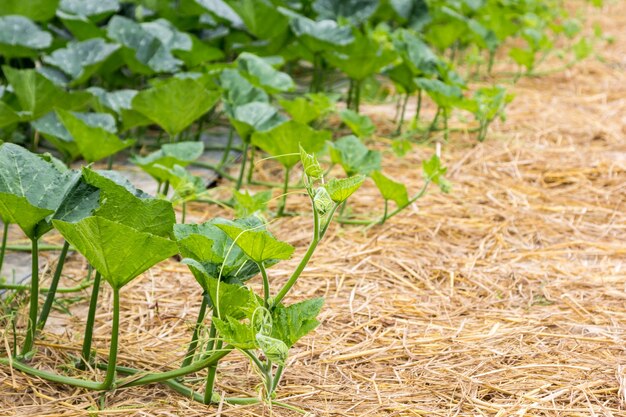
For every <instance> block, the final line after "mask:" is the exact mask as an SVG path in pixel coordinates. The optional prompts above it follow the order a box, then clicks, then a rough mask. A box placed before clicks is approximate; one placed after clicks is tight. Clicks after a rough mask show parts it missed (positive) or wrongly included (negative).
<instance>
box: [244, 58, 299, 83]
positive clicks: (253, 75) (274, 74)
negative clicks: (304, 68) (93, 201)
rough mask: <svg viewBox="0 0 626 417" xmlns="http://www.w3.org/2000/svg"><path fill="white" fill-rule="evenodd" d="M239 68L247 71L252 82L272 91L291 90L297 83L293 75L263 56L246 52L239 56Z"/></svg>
mask: <svg viewBox="0 0 626 417" xmlns="http://www.w3.org/2000/svg"><path fill="white" fill-rule="evenodd" d="M237 64H238V66H239V70H240V71H242V72H243V73H247V74H248V75H249V77H250V79H251V80H252V82H253V83H254V84H255V85H257V86H259V87H261V88H263V89H265V90H267V91H268V92H270V93H278V92H284V91H291V90H293V89H294V88H295V83H294V82H293V80H292V79H291V77H290V76H289V75H288V74H286V73H284V72H280V71H278V70H276V69H275V68H274V67H272V66H271V65H270V64H268V63H267V62H266V61H265V60H264V59H263V58H259V57H258V56H256V55H254V54H251V53H248V52H244V53H242V54H240V55H239V56H238V57H237Z"/></svg>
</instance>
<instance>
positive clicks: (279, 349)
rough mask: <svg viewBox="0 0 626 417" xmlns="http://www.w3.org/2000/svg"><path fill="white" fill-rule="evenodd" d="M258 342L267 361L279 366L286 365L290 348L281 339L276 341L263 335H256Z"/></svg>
mask: <svg viewBox="0 0 626 417" xmlns="http://www.w3.org/2000/svg"><path fill="white" fill-rule="evenodd" d="M256 342H257V345H258V346H259V349H261V352H263V354H264V355H265V357H266V358H267V359H269V360H270V361H272V362H273V363H277V364H278V365H282V366H284V365H285V361H286V360H287V356H288V355H289V347H288V346H287V345H286V344H285V342H283V341H282V340H280V339H274V338H273V337H270V336H265V335H263V334H261V333H257V334H256Z"/></svg>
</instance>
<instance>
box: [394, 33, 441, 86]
mask: <svg viewBox="0 0 626 417" xmlns="http://www.w3.org/2000/svg"><path fill="white" fill-rule="evenodd" d="M392 40H393V46H394V48H395V49H396V51H397V52H398V54H400V56H401V57H402V61H403V62H404V64H405V65H406V66H407V68H408V69H409V70H410V72H411V73H412V74H413V77H415V76H419V75H431V76H432V75H437V74H438V73H439V67H440V66H441V65H442V63H441V60H440V59H439V57H437V55H436V54H435V53H434V52H433V51H432V50H431V49H430V48H429V47H428V45H427V44H426V43H425V42H424V41H423V40H422V39H421V38H420V37H419V36H418V35H417V34H416V33H415V32H413V31H410V30H405V29H400V30H398V31H396V32H394V33H393V37H392Z"/></svg>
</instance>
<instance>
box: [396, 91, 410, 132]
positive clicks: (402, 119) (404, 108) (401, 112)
mask: <svg viewBox="0 0 626 417" xmlns="http://www.w3.org/2000/svg"><path fill="white" fill-rule="evenodd" d="M408 101H409V94H408V93H407V94H406V96H405V97H404V101H403V103H402V110H401V111H400V120H399V121H398V127H397V129H396V135H399V134H400V133H402V123H404V114H405V113H406V105H407V103H408Z"/></svg>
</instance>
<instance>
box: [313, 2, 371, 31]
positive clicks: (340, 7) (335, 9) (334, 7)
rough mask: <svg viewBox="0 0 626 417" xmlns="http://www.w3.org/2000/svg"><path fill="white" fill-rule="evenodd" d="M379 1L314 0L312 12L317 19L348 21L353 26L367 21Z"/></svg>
mask: <svg viewBox="0 0 626 417" xmlns="http://www.w3.org/2000/svg"><path fill="white" fill-rule="evenodd" d="M378 4H379V0H344V1H336V0H315V2H314V3H313V10H315V11H316V12H317V17H318V19H332V20H340V19H342V18H343V19H348V20H349V21H350V23H352V24H353V25H355V26H358V25H360V24H361V23H364V22H366V21H367V19H369V18H370V17H371V16H372V15H373V14H374V12H376V9H378Z"/></svg>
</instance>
